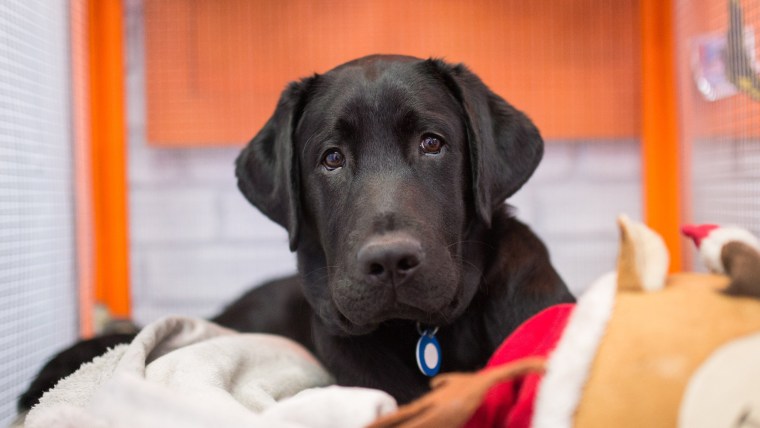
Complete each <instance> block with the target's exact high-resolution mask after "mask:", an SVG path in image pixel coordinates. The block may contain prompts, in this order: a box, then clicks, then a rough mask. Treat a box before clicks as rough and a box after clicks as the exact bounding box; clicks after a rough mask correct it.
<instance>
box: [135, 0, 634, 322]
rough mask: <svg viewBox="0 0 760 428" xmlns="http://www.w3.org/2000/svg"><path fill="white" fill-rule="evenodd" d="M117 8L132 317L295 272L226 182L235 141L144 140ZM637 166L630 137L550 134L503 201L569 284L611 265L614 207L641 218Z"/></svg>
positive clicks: (274, 232) (577, 286)
mask: <svg viewBox="0 0 760 428" xmlns="http://www.w3.org/2000/svg"><path fill="white" fill-rule="evenodd" d="M127 9H128V12H127V13H128V16H127V26H128V32H127V33H128V34H127V37H128V40H127V48H128V58H127V67H128V76H127V80H128V82H127V85H128V97H127V98H128V102H129V105H128V112H129V119H128V120H129V137H130V144H129V160H130V165H129V184H130V195H129V197H130V236H131V262H132V288H133V301H134V314H135V318H136V320H137V321H138V322H139V323H146V322H149V321H151V320H153V319H155V318H156V317H158V316H161V315H164V314H166V313H184V314H189V315H200V316H208V315H211V314H212V313H213V312H214V311H216V310H218V309H219V308H221V307H222V306H223V305H224V303H226V302H228V301H230V300H231V299H232V298H234V297H235V296H236V295H238V294H239V293H241V292H242V291H243V290H245V289H246V288H248V287H250V286H251V285H254V284H256V283H259V282H261V281H263V280H266V279H269V278H272V277H275V276H279V275H283V274H286V273H288V272H293V271H295V260H294V257H293V256H292V255H291V254H290V253H289V252H288V250H287V235H286V234H285V232H284V231H283V230H282V229H281V228H279V227H278V226H277V225H275V224H273V223H272V222H271V221H269V220H268V219H266V218H265V217H264V216H262V215H261V214H260V213H258V211H256V210H255V209H254V208H253V207H251V206H250V205H249V204H248V203H247V202H246V201H245V200H244V198H243V197H242V195H240V194H239V192H238V191H237V188H236V185H235V179H234V171H233V161H234V159H235V156H236V155H237V152H238V150H239V149H238V148H192V149H167V148H155V147H151V146H149V145H148V144H147V143H146V139H145V107H144V105H145V100H144V81H143V77H144V76H143V74H142V69H143V56H144V55H143V51H142V49H143V43H142V26H141V12H140V1H139V0H129V1H128V2H127ZM539 126H540V124H539ZM255 131H256V130H252V131H251V134H253V133H254V132H255ZM639 164H640V161H639V151H638V143H637V142H636V141H630V140H625V141H593V142H577V141H575V142H565V141H552V142H549V143H548V144H547V150H546V156H545V158H544V161H543V163H542V165H541V166H540V167H539V169H538V171H537V172H536V174H535V176H534V177H533V179H532V180H531V181H530V182H529V183H528V184H527V185H526V186H525V187H524V188H523V189H522V190H520V191H519V192H518V193H517V194H516V195H515V196H514V197H513V198H512V199H511V201H510V202H511V203H512V204H514V205H516V207H517V208H518V212H519V213H520V214H519V216H520V218H522V219H523V220H524V221H526V222H527V223H529V224H530V225H532V226H533V227H534V228H535V230H536V231H537V232H538V234H539V235H540V236H541V237H542V238H543V239H544V240H545V241H546V243H547V245H548V247H549V250H550V253H551V255H552V259H553V261H554V262H555V264H556V266H557V267H558V269H559V270H560V273H561V274H562V275H563V276H564V277H565V279H566V281H567V282H568V284H569V285H570V287H571V289H572V290H573V291H574V292H579V291H580V290H582V289H583V288H584V287H585V286H587V285H588V284H589V283H590V282H591V281H592V280H593V279H595V278H596V277H597V276H599V275H600V274H602V273H604V272H606V271H609V270H611V269H613V267H614V261H615V257H616V251H617V231H616V228H615V218H616V216H617V214H618V213H621V212H625V213H627V214H629V215H630V216H631V217H633V218H640V212H641V199H640V193H641V192H640V186H639V181H640V178H639V176H640V170H639Z"/></svg>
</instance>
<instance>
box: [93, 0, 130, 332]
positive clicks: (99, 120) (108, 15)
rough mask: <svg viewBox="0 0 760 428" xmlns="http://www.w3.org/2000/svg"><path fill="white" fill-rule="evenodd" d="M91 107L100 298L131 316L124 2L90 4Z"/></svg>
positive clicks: (112, 311)
mask: <svg viewBox="0 0 760 428" xmlns="http://www.w3.org/2000/svg"><path fill="white" fill-rule="evenodd" d="M87 3H88V16H89V20H88V23H89V31H88V34H89V44H88V46H89V70H88V71H89V99H90V103H89V108H90V115H89V118H90V142H91V146H90V149H91V150H90V165H91V170H92V175H91V191H92V213H93V228H94V248H95V251H94V256H95V257H94V289H95V293H94V294H95V300H96V301H97V302H99V303H102V304H104V305H105V306H106V307H107V308H108V309H109V312H110V314H111V315H112V316H115V317H125V318H126V317H129V316H130V311H131V308H130V303H131V302H130V291H129V241H128V236H129V234H128V230H129V227H128V225H129V223H128V218H127V215H128V209H127V172H126V171H127V170H126V117H125V97H124V82H125V78H124V77H125V76H124V35H123V33H124V25H123V15H124V12H123V4H122V1H121V0H89V1H88V2H87Z"/></svg>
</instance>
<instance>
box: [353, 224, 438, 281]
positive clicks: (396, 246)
mask: <svg viewBox="0 0 760 428" xmlns="http://www.w3.org/2000/svg"><path fill="white" fill-rule="evenodd" d="M356 257H357V261H358V262H359V269H361V273H362V275H363V276H364V277H365V278H366V279H368V280H370V281H373V282H381V283H390V282H393V284H394V285H395V286H399V285H401V284H403V283H404V282H406V281H407V280H408V279H409V278H411V277H412V276H413V275H414V272H415V271H416V270H417V268H418V267H419V266H420V264H421V263H422V260H423V258H424V255H423V253H422V245H420V242H419V241H417V240H416V239H413V238H411V237H409V236H407V235H398V234H394V235H383V236H379V237H376V238H373V239H371V240H370V241H369V242H367V243H366V244H365V245H364V246H363V247H362V248H361V249H360V250H359V252H358V253H357V255H356Z"/></svg>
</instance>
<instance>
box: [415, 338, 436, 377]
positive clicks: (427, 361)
mask: <svg viewBox="0 0 760 428" xmlns="http://www.w3.org/2000/svg"><path fill="white" fill-rule="evenodd" d="M418 329H419V328H418ZM437 332H438V328H434V329H432V330H425V331H423V332H421V333H420V340H418V341H417V349H416V352H415V354H416V356H417V367H419V368H420V371H421V372H422V374H424V375H425V376H431V377H432V376H435V375H437V374H438V371H439V370H441V345H440V344H438V339H436V338H435V334H436V333H437Z"/></svg>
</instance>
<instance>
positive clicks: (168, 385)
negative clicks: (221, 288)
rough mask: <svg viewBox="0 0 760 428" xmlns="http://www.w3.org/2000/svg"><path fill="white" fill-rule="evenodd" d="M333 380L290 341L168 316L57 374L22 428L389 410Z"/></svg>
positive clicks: (239, 420) (353, 418) (371, 415)
mask: <svg viewBox="0 0 760 428" xmlns="http://www.w3.org/2000/svg"><path fill="white" fill-rule="evenodd" d="M332 383H333V379H332V377H331V376H330V374H329V373H327V371H325V369H324V368H323V367H322V366H321V365H320V364H319V362H317V360H316V359H315V358H314V357H313V356H312V355H311V354H309V352H308V351H306V350H305V349H304V348H303V347H301V346H300V345H298V344H296V343H295V342H292V341H290V340H288V339H285V338H282V337H278V336H272V335H265V334H240V333H236V332H234V331H231V330H228V329H225V328H223V327H220V326H218V325H216V324H213V323H210V322H208V321H205V320H201V319H193V318H181V317H168V318H164V319H161V320H159V321H156V322H154V323H152V324H150V325H149V326H147V327H146V328H144V329H143V330H142V331H141V332H140V334H138V335H137V337H136V338H135V339H134V341H133V342H132V343H130V344H128V345H119V346H117V347H115V348H113V349H110V350H109V351H108V352H107V353H105V354H104V355H102V356H100V357H98V358H96V359H95V360H93V361H91V362H89V363H87V364H84V365H83V366H82V367H81V368H80V369H79V370H78V371H77V372H75V373H73V374H72V375H71V376H69V377H67V378H65V379H63V380H61V381H60V382H59V383H58V384H57V385H56V386H55V387H54V388H53V389H51V390H50V391H48V392H47V393H45V395H44V396H43V397H42V399H41V400H40V403H39V404H38V405H37V406H35V407H34V408H33V409H32V410H31V411H30V412H29V414H28V415H27V416H26V420H25V426H27V427H30V428H41V427H72V428H73V427H77V428H79V427H84V428H87V427H92V428H101V427H168V428H172V427H222V426H223V427H273V428H278V427H291V428H295V427H307V426H308V427H359V426H365V425H367V424H369V423H370V422H372V421H373V420H374V419H376V418H377V417H379V416H381V415H384V414H386V413H389V412H392V411H394V410H395V409H396V402H395V401H394V400H393V398H392V397H390V396H389V395H388V394H386V393H384V392H382V391H377V390H371V389H362V388H343V387H337V386H330V385H331V384H332Z"/></svg>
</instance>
